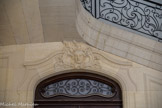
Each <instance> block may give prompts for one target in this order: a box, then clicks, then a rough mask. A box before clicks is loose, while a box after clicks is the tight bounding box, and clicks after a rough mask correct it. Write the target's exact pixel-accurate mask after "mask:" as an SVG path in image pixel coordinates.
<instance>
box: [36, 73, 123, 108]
mask: <svg viewBox="0 0 162 108" xmlns="http://www.w3.org/2000/svg"><path fill="white" fill-rule="evenodd" d="M35 103H36V104H38V106H35V107H34V108H122V94H121V89H120V87H119V85H118V84H117V83H116V82H114V81H113V80H111V79H108V78H106V77H103V76H99V75H96V74H92V73H86V72H75V73H70V74H62V75H58V76H55V77H51V78H49V79H47V80H44V81H43V82H41V83H40V84H38V86H37V88H36V93H35Z"/></svg>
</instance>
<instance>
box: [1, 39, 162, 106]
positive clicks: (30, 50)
mask: <svg viewBox="0 0 162 108" xmlns="http://www.w3.org/2000/svg"><path fill="white" fill-rule="evenodd" d="M80 71H82V72H91V73H96V74H99V75H104V76H106V77H108V78H110V79H113V80H115V81H116V82H118V83H119V85H120V86H121V88H122V94H123V105H124V108H161V106H162V104H161V99H162V73H161V72H160V71H156V70H153V69H150V68H148V67H145V66H142V65H140V64H137V63H134V62H131V61H129V60H126V59H123V58H120V57H118V56H115V55H112V54H109V53H106V52H103V51H101V50H98V49H95V48H93V47H91V46H89V45H86V44H83V43H78V42H55V43H46V44H30V45H15V46H5V47H0V78H1V80H2V81H1V82H0V87H3V89H0V90H1V92H0V95H1V96H0V102H1V103H2V102H5V103H15V104H16V105H17V106H10V107H12V108H24V106H22V105H21V104H20V102H21V103H29V104H30V103H33V102H34V95H35V88H36V86H37V84H38V83H39V82H41V81H43V80H44V79H46V78H49V77H51V76H54V75H58V74H62V73H68V72H80ZM0 105H1V104H0ZM10 107H9V108H10ZM0 108H5V106H4V105H1V106H0ZM25 108H33V106H30V105H27V106H25Z"/></svg>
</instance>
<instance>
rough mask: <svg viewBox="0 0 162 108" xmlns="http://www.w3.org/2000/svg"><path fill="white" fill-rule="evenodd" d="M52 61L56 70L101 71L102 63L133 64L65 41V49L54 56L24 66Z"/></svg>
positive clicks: (54, 53) (79, 44)
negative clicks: (92, 69)
mask: <svg viewBox="0 0 162 108" xmlns="http://www.w3.org/2000/svg"><path fill="white" fill-rule="evenodd" d="M50 60H52V61H51V62H52V64H53V65H54V68H55V69H57V68H65V69H88V68H95V69H101V66H100V62H101V61H103V62H105V63H108V62H111V63H113V64H115V65H122V66H132V63H131V62H129V61H121V60H117V59H114V58H111V57H109V56H105V55H104V54H100V53H98V50H97V51H96V49H95V50H94V49H93V48H92V47H90V46H88V45H86V44H84V43H79V42H76V41H73V42H65V41H64V42H63V48H62V49H61V50H60V51H55V52H53V53H52V54H49V56H47V57H45V58H43V59H41V60H38V61H32V62H25V63H24V66H25V67H30V68H35V67H36V66H38V65H41V64H43V63H46V62H47V61H50ZM51 62H50V63H51Z"/></svg>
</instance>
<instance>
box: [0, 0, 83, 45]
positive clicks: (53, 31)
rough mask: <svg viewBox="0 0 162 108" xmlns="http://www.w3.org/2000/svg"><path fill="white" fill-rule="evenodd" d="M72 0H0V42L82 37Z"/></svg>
mask: <svg viewBox="0 0 162 108" xmlns="http://www.w3.org/2000/svg"><path fill="white" fill-rule="evenodd" d="M75 2H76V1H75V0H0V13H1V14H0V45H13V44H27V43H40V42H57V41H63V40H67V41H69V40H77V41H83V40H82V39H81V37H80V36H79V34H78V32H77V30H76V26H75V19H76V14H75V12H76V5H75Z"/></svg>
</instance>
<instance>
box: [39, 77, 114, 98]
mask: <svg viewBox="0 0 162 108" xmlns="http://www.w3.org/2000/svg"><path fill="white" fill-rule="evenodd" d="M41 94H42V96H43V97H45V98H49V97H54V96H58V95H63V96H69V97H87V96H92V95H98V96H102V97H113V96H115V94H116V91H115V88H114V87H112V86H110V85H107V84H104V83H101V82H98V81H95V80H89V79H69V80H62V81H59V82H55V83H52V84H50V85H48V86H46V87H44V88H43V90H42V91H41Z"/></svg>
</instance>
